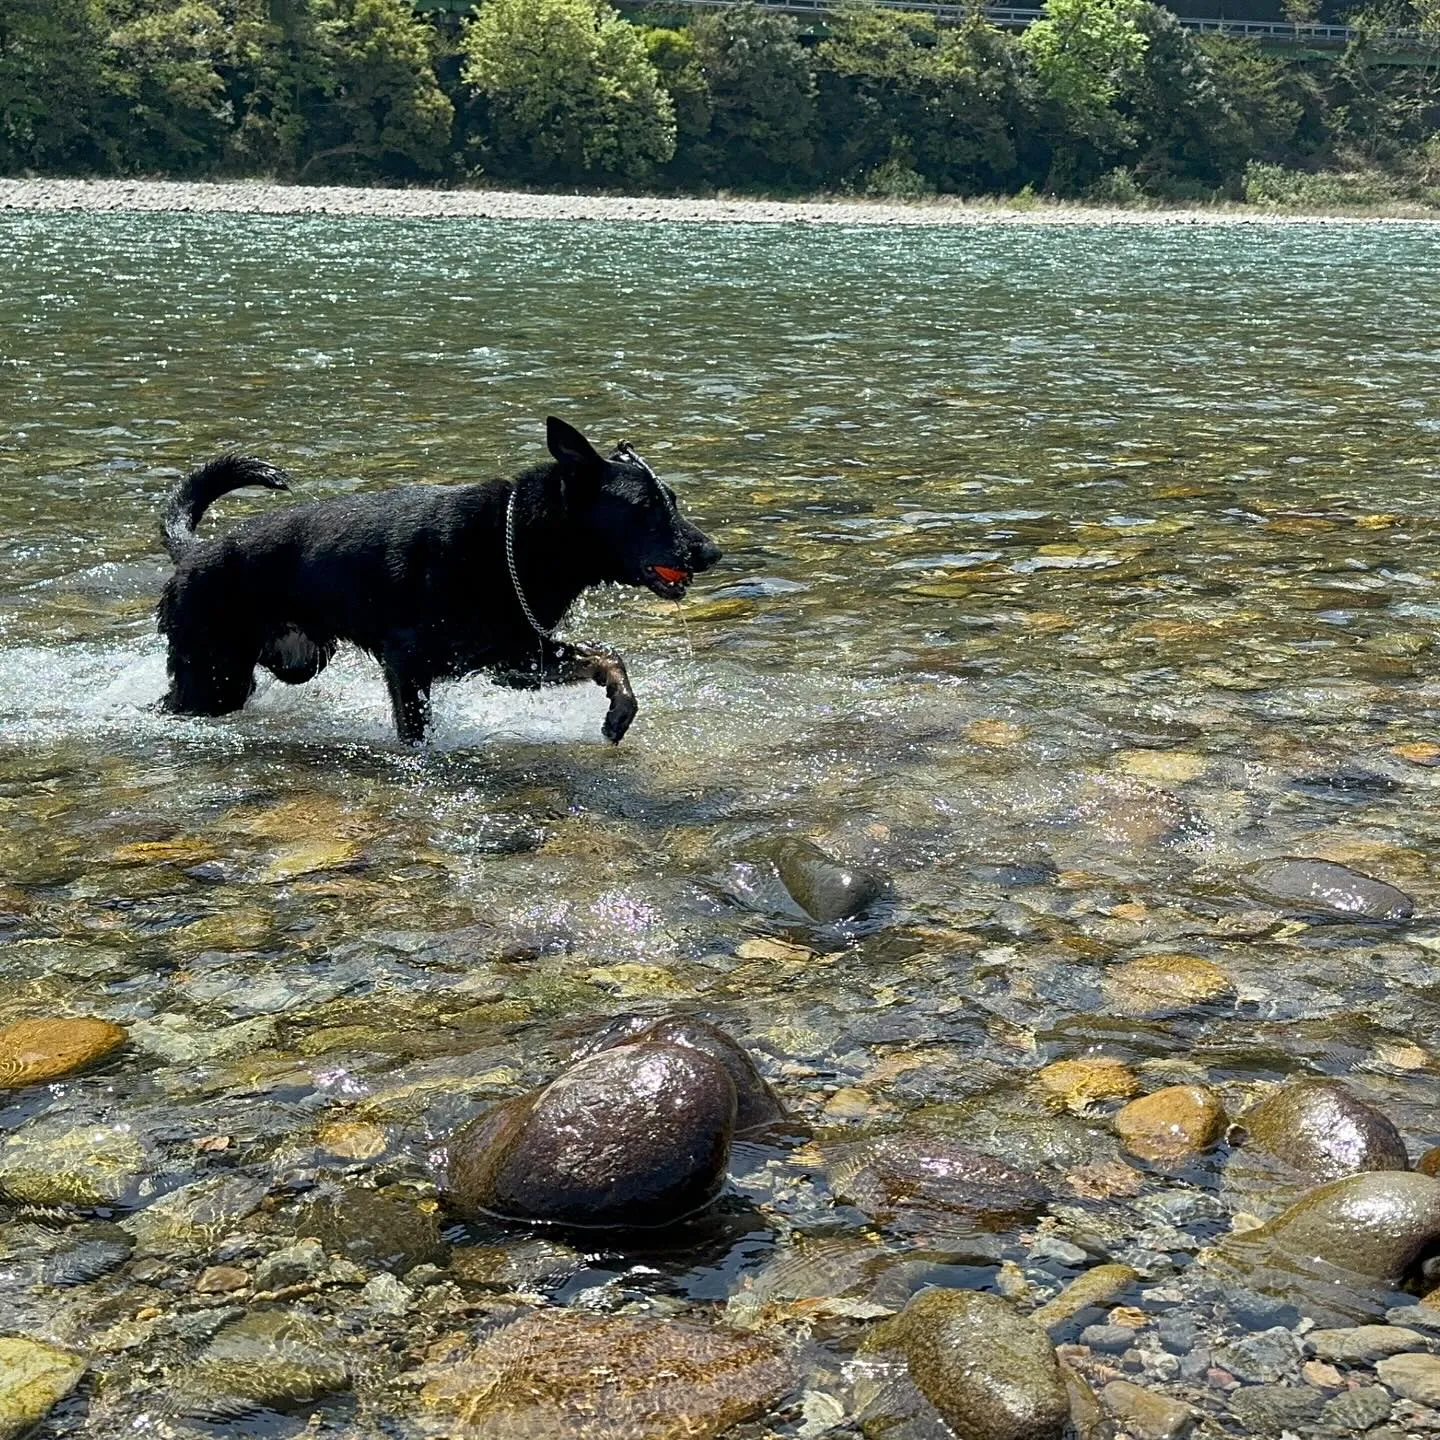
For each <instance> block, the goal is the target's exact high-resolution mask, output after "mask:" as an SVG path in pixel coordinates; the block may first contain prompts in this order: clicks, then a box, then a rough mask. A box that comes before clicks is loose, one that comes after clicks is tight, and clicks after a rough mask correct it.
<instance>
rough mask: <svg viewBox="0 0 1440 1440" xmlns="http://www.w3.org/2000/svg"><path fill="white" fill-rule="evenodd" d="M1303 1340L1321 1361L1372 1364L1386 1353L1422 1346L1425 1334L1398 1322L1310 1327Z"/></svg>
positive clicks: (1401, 1351)
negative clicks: (1397, 1323) (1339, 1328)
mask: <svg viewBox="0 0 1440 1440" xmlns="http://www.w3.org/2000/svg"><path fill="white" fill-rule="evenodd" d="M1305 1343H1306V1345H1308V1346H1309V1347H1310V1349H1311V1350H1313V1351H1314V1352H1315V1354H1316V1355H1318V1356H1319V1357H1320V1358H1321V1359H1322V1360H1339V1361H1341V1362H1343V1363H1344V1364H1346V1365H1373V1364H1374V1363H1375V1362H1376V1361H1377V1360H1383V1359H1385V1357H1386V1356H1387V1355H1401V1354H1404V1353H1405V1352H1406V1351H1408V1350H1423V1349H1425V1337H1424V1336H1423V1335H1421V1334H1418V1333H1417V1332H1416V1331H1414V1330H1407V1329H1405V1328H1404V1327H1403V1326H1401V1325H1355V1326H1351V1327H1350V1328H1348V1329H1342V1330H1312V1331H1310V1333H1309V1334H1308V1335H1306V1337H1305Z"/></svg>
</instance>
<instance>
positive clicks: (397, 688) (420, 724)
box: [380, 652, 430, 745]
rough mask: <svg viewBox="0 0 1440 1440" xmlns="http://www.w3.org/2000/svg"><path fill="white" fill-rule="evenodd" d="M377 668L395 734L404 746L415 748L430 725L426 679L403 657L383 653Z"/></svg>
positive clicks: (428, 689) (427, 680) (428, 683)
mask: <svg viewBox="0 0 1440 1440" xmlns="http://www.w3.org/2000/svg"><path fill="white" fill-rule="evenodd" d="M380 666H381V668H382V669H383V670H384V672H385V688H386V689H387V690H389V692H390V708H391V710H392V711H393V712H394V714H395V731H396V733H397V734H398V735H399V736H400V738H401V739H402V740H404V741H405V742H406V743H407V744H410V745H415V744H418V743H419V742H420V741H421V740H423V739H424V738H425V731H426V728H427V727H428V726H429V724H430V677H429V676H428V675H422V674H421V673H420V671H419V670H418V669H417V668H416V667H415V665H414V664H413V663H411V662H410V660H409V657H408V656H407V655H405V654H403V653H400V654H396V653H393V652H387V653H386V654H384V655H382V656H381V657H380Z"/></svg>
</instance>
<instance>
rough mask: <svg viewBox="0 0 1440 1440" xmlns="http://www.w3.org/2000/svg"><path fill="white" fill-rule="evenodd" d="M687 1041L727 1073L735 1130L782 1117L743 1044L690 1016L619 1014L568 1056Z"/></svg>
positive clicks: (761, 1127) (746, 1130)
mask: <svg viewBox="0 0 1440 1440" xmlns="http://www.w3.org/2000/svg"><path fill="white" fill-rule="evenodd" d="M641 1044H656V1045H687V1046H689V1047H690V1048H691V1049H692V1050H703V1051H704V1052H705V1054H707V1055H708V1056H710V1058H711V1059H712V1060H718V1061H719V1062H720V1063H721V1064H722V1065H723V1066H724V1067H725V1069H726V1070H727V1071H728V1072H729V1075H730V1079H731V1081H732V1083H733V1084H734V1086H735V1133H736V1134H737V1135H749V1134H752V1133H753V1132H755V1131H757V1130H764V1129H767V1128H768V1127H769V1126H771V1125H776V1124H779V1123H780V1122H781V1121H783V1120H785V1119H787V1118H788V1117H787V1115H786V1112H785V1107H784V1106H783V1105H782V1104H781V1103H780V1099H779V1097H778V1096H777V1095H776V1094H775V1092H774V1091H773V1090H772V1089H771V1088H770V1086H769V1084H768V1083H767V1082H766V1080H765V1077H764V1076H763V1075H761V1073H760V1072H759V1070H757V1069H756V1068H755V1062H754V1060H752V1059H751V1058H750V1054H749V1052H748V1051H747V1050H745V1049H744V1047H743V1046H741V1045H738V1044H737V1043H736V1042H735V1041H734V1040H732V1039H731V1038H730V1036H728V1035H727V1034H726V1033H725V1032H724V1031H723V1030H721V1029H720V1028H719V1027H718V1026H716V1025H712V1024H711V1023H710V1022H709V1021H708V1020H699V1019H696V1018H695V1017H694V1016H692V1015H671V1016H667V1017H666V1018H665V1019H663V1020H656V1019H655V1018H654V1017H653V1016H650V1015H621V1016H620V1017H619V1018H618V1019H616V1020H613V1021H611V1023H610V1024H609V1025H607V1026H606V1027H605V1028H604V1029H603V1030H602V1031H601V1032H600V1033H599V1034H598V1035H597V1036H595V1038H594V1039H593V1040H592V1041H591V1042H590V1043H589V1044H588V1045H586V1046H585V1047H584V1048H583V1049H582V1050H581V1051H580V1053H579V1054H578V1055H576V1056H575V1057H573V1058H574V1059H577V1060H579V1059H584V1058H585V1057H586V1056H588V1055H594V1054H597V1053H598V1052H599V1051H601V1050H611V1049H614V1048H615V1047H616V1046H617V1045H641Z"/></svg>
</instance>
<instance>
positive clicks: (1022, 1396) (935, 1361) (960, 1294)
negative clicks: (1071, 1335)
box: [862, 1290, 1070, 1440]
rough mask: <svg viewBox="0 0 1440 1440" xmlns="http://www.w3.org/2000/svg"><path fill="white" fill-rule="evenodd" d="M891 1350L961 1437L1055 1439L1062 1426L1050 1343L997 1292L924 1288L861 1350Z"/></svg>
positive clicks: (1064, 1400) (1064, 1406)
mask: <svg viewBox="0 0 1440 1440" xmlns="http://www.w3.org/2000/svg"><path fill="white" fill-rule="evenodd" d="M890 1349H894V1350H899V1351H900V1352H901V1353H903V1355H904V1357H905V1361H906V1365H907V1367H908V1369H909V1373H910V1376H911V1377H912V1378H913V1380H914V1382H915V1384H916V1385H917V1386H918V1387H919V1390H920V1392H921V1393H922V1394H923V1395H924V1396H925V1398H926V1399H927V1400H929V1401H930V1403H931V1404H932V1405H934V1407H935V1409H936V1410H938V1411H939V1413H940V1414H941V1415H942V1416H943V1417H944V1419H945V1421H946V1423H947V1424H948V1425H949V1426H950V1427H951V1429H952V1430H953V1431H954V1432H955V1434H956V1435H957V1436H959V1437H960V1440H1060V1436H1061V1435H1062V1434H1063V1433H1064V1431H1065V1426H1066V1422H1067V1421H1068V1419H1069V1413H1070V1404H1069V1397H1068V1394H1067V1392H1066V1387H1065V1380H1064V1377H1063V1375H1062V1374H1061V1371H1060V1365H1059V1362H1058V1360H1057V1359H1056V1356H1055V1349H1054V1346H1053V1345H1052V1344H1051V1343H1050V1341H1049V1339H1048V1338H1047V1336H1046V1335H1045V1332H1044V1331H1043V1330H1041V1329H1040V1327H1039V1326H1038V1325H1036V1324H1035V1323H1034V1322H1033V1321H1032V1320H1029V1319H1026V1318H1025V1317H1024V1316H1022V1315H1021V1314H1020V1313H1019V1312H1018V1311H1017V1310H1015V1308H1014V1307H1013V1306H1012V1305H1010V1304H1009V1303H1008V1302H1007V1301H1004V1300H1001V1299H1000V1298H999V1297H998V1296H995V1295H989V1294H985V1293H984V1292H981V1291H975V1290H924V1291H922V1292H921V1293H920V1294H919V1295H916V1296H915V1298H914V1299H912V1300H911V1301H910V1303H909V1304H908V1305H906V1307H905V1308H904V1310H902V1311H901V1312H900V1314H899V1315H897V1316H896V1317H895V1318H894V1319H893V1320H889V1321H886V1322H884V1323H883V1324H881V1325H880V1326H878V1327H877V1328H876V1329H874V1330H872V1331H871V1333H870V1334H869V1335H868V1336H867V1337H866V1338H865V1342H864V1345H863V1346H862V1353H864V1354H870V1355H873V1354H877V1353H880V1352H884V1351H886V1350H890Z"/></svg>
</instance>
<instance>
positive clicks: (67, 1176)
mask: <svg viewBox="0 0 1440 1440" xmlns="http://www.w3.org/2000/svg"><path fill="white" fill-rule="evenodd" d="M158 1163H159V1157H158V1154H157V1152H156V1150H155V1148H154V1146H153V1145H152V1144H151V1143H150V1142H149V1140H148V1139H146V1138H145V1137H144V1136H143V1135H141V1134H140V1133H139V1132H138V1131H137V1130H136V1129H135V1128H134V1127H133V1126H131V1125H129V1124H126V1123H125V1122H124V1121H112V1122H107V1123H98V1124H90V1125H76V1124H74V1123H73V1122H72V1121H69V1120H67V1119H66V1118H65V1117H64V1116H54V1117H50V1118H46V1119H42V1120H37V1121H33V1122H32V1123H31V1124H29V1125H26V1126H23V1127H22V1128H21V1129H19V1130H16V1131H15V1132H14V1133H13V1134H11V1135H10V1136H9V1137H8V1138H7V1139H6V1141H5V1142H4V1144H3V1145H0V1192H3V1193H4V1194H6V1195H8V1196H9V1197H10V1198H11V1199H12V1200H19V1201H21V1202H23V1203H24V1204H27V1205H42V1206H80V1207H86V1208H94V1207H101V1206H105V1207H108V1206H127V1205H133V1204H134V1203H135V1202H136V1201H137V1200H138V1199H139V1198H140V1196H141V1192H142V1187H143V1186H144V1185H145V1183H146V1181H147V1179H148V1178H149V1177H150V1175H151V1174H152V1173H153V1171H154V1169H155V1168H156V1166H157V1165H158Z"/></svg>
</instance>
